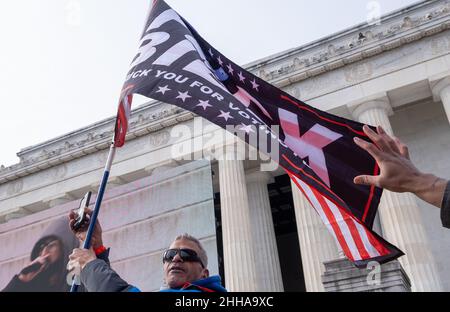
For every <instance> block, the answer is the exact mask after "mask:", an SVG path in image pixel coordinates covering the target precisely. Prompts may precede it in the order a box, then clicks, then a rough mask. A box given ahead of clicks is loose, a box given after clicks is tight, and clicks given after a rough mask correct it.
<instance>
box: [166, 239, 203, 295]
mask: <svg viewBox="0 0 450 312" xmlns="http://www.w3.org/2000/svg"><path fill="white" fill-rule="evenodd" d="M169 248H170V249H176V248H187V249H192V250H194V251H195V252H196V253H197V255H199V254H200V250H199V249H198V247H197V244H196V243H194V242H192V241H190V240H186V239H180V240H176V241H174V242H173V243H172V245H170V247H169ZM208 276H209V272H208V270H207V269H204V268H202V265H201V264H200V262H187V261H183V260H182V259H181V258H180V255H179V254H177V255H176V256H175V257H174V258H173V260H172V262H165V263H164V278H165V280H166V283H167V285H168V286H169V287H170V288H179V287H182V286H183V285H184V284H185V283H186V282H190V283H191V282H194V281H196V280H199V279H202V278H206V277H208Z"/></svg>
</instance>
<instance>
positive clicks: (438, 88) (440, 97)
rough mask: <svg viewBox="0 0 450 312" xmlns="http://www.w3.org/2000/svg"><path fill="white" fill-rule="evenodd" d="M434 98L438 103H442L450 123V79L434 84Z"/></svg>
mask: <svg viewBox="0 0 450 312" xmlns="http://www.w3.org/2000/svg"><path fill="white" fill-rule="evenodd" d="M431 89H432V91H433V97H434V100H435V101H436V102H438V101H442V105H443V106H444V110H445V113H446V114H447V119H448V120H449V122H450V77H447V78H444V79H441V80H439V81H437V82H435V83H432V88H431Z"/></svg>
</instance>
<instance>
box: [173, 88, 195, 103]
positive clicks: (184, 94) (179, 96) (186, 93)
mask: <svg viewBox="0 0 450 312" xmlns="http://www.w3.org/2000/svg"><path fill="white" fill-rule="evenodd" d="M178 94H179V95H178V96H177V97H176V99H181V100H182V101H183V103H184V101H186V99H188V98H190V97H192V96H190V95H189V93H188V91H186V92H183V93H181V92H180V91H178Z"/></svg>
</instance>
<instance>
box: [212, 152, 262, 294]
mask: <svg viewBox="0 0 450 312" xmlns="http://www.w3.org/2000/svg"><path fill="white" fill-rule="evenodd" d="M226 159H227V158H225V160H219V183H220V205H221V216H222V236H223V256H224V266H225V283H226V285H225V286H226V288H227V289H228V290H229V291H256V290H257V287H256V286H257V285H256V265H255V256H254V252H253V245H254V244H253V241H252V234H251V220H250V209H249V204H248V195H247V187H246V181H245V172H244V162H243V161H242V160H226ZM228 159H229V158H228Z"/></svg>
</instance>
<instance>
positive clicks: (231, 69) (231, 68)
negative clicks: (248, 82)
mask: <svg viewBox="0 0 450 312" xmlns="http://www.w3.org/2000/svg"><path fill="white" fill-rule="evenodd" d="M227 68H228V73H230V74H231V75H234V69H233V67H231V64H228V65H227Z"/></svg>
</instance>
